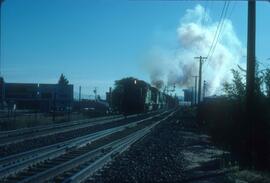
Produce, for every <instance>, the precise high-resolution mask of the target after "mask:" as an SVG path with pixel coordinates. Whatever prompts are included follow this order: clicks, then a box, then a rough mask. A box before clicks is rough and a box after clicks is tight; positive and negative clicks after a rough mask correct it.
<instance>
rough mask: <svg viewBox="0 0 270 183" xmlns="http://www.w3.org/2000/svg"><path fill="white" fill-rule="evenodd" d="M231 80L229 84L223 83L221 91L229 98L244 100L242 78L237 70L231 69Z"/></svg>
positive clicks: (244, 88)
mask: <svg viewBox="0 0 270 183" xmlns="http://www.w3.org/2000/svg"><path fill="white" fill-rule="evenodd" d="M231 71H232V74H233V80H232V82H231V83H229V82H225V83H224V84H223V91H224V92H225V94H226V95H227V96H228V97H229V98H235V99H240V100H242V99H244V97H245V92H246V86H245V83H244V82H243V76H242V75H241V73H240V72H239V71H238V70H235V69H232V70H231Z"/></svg>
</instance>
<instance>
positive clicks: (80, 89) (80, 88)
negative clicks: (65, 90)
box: [79, 86, 82, 112]
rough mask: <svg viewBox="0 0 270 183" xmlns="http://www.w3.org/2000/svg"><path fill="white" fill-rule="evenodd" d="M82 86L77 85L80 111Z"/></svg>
mask: <svg viewBox="0 0 270 183" xmlns="http://www.w3.org/2000/svg"><path fill="white" fill-rule="evenodd" d="M81 100H82V87H81V86H79V111H80V112H81Z"/></svg>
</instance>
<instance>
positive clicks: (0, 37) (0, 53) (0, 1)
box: [0, 0, 4, 76]
mask: <svg viewBox="0 0 270 183" xmlns="http://www.w3.org/2000/svg"><path fill="white" fill-rule="evenodd" d="M3 2H4V0H0V76H2V4H3Z"/></svg>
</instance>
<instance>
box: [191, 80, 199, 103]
mask: <svg viewBox="0 0 270 183" xmlns="http://www.w3.org/2000/svg"><path fill="white" fill-rule="evenodd" d="M192 77H194V78H195V86H194V104H197V79H198V76H192Z"/></svg>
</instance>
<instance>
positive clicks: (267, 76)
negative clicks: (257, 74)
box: [264, 69, 270, 98]
mask: <svg viewBox="0 0 270 183" xmlns="http://www.w3.org/2000/svg"><path fill="white" fill-rule="evenodd" d="M264 84H265V92H266V96H267V97H268V98H269V97H270V69H266V70H265V72H264Z"/></svg>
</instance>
